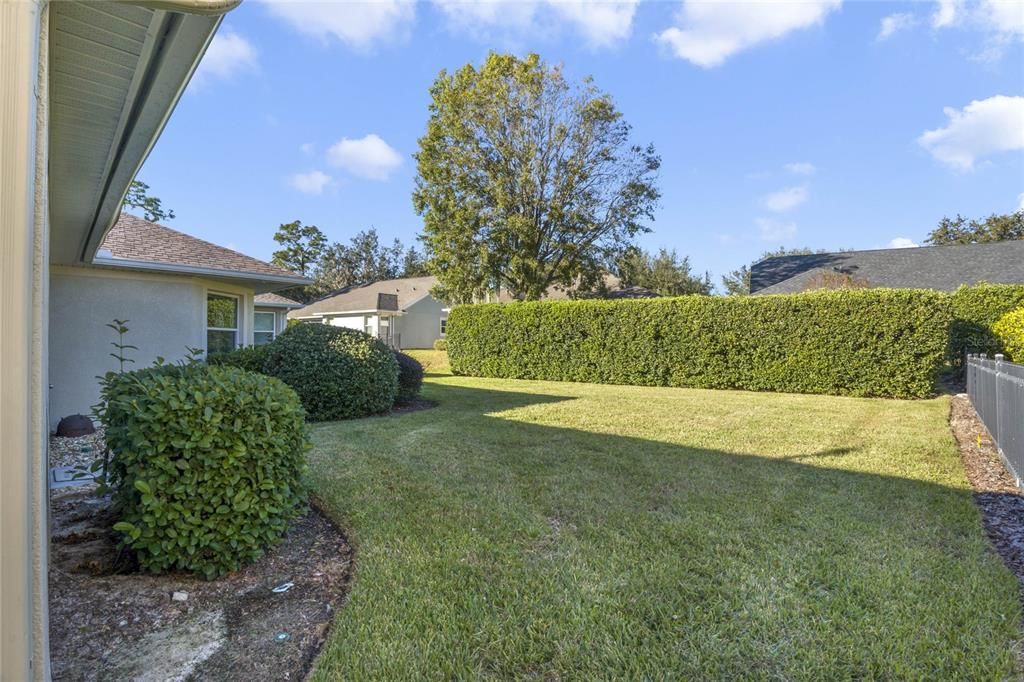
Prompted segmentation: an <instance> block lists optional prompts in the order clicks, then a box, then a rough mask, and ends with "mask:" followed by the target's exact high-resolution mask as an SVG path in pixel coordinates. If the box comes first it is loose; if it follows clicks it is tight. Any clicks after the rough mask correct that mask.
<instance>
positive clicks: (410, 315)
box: [398, 296, 448, 348]
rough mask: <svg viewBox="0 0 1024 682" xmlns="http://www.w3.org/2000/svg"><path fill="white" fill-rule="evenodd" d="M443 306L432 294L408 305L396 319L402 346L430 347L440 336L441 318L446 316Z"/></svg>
mask: <svg viewBox="0 0 1024 682" xmlns="http://www.w3.org/2000/svg"><path fill="white" fill-rule="evenodd" d="M443 309H444V306H443V305H441V303H440V302H438V301H437V299H435V298H434V297H433V296H427V297H425V298H422V299H420V300H419V301H417V302H416V303H414V304H412V305H411V306H409V308H408V309H407V310H406V311H405V315H403V316H402V317H401V318H399V320H398V333H399V334H401V335H402V348H431V347H432V346H433V345H434V341H435V340H437V339H439V338H441V319H442V318H445V317H448V313H446V312H444V311H443Z"/></svg>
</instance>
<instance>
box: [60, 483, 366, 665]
mask: <svg viewBox="0 0 1024 682" xmlns="http://www.w3.org/2000/svg"><path fill="white" fill-rule="evenodd" d="M51 506H52V510H53V527H54V537H53V542H52V544H51V553H52V560H51V570H50V640H51V656H52V665H53V678H54V679H55V680H100V679H133V680H185V679H191V680H265V679H266V680H269V679H274V680H288V679H291V680H295V679H303V678H304V677H305V676H306V674H307V673H308V671H309V670H310V668H311V666H312V663H313V659H314V658H315V656H316V654H317V653H318V652H319V650H320V647H321V645H322V644H323V641H324V638H325V636H326V634H327V630H328V628H329V627H330V624H331V621H332V620H333V618H334V614H335V612H336V611H337V609H338V608H340V607H341V606H342V604H343V602H344V599H345V596H346V594H347V591H348V586H349V581H350V579H351V575H352V558H353V557H352V549H351V548H350V546H349V544H348V542H347V541H346V539H345V537H344V535H343V534H342V533H341V532H340V531H339V530H338V529H337V528H336V527H335V526H334V525H333V524H332V523H330V521H328V520H327V519H326V518H324V516H323V515H322V514H321V513H320V512H319V511H317V510H316V508H315V507H314V508H313V509H311V510H310V511H309V512H308V513H307V514H305V515H304V516H303V517H301V518H300V519H297V520H296V521H295V522H294V524H293V525H292V528H291V529H290V530H289V532H288V534H287V535H286V536H285V538H284V540H283V541H282V543H281V544H280V545H278V546H277V547H275V548H273V549H271V550H270V551H269V552H268V553H267V554H266V555H264V556H263V557H262V558H261V559H260V560H258V561H256V562H255V563H253V564H250V565H248V566H246V567H244V568H243V569H242V570H240V571H237V572H235V573H233V574H231V575H228V576H224V577H223V578H219V579H217V580H211V581H205V580H202V579H200V578H196V577H194V576H192V575H189V574H184V573H175V574H166V575H150V574H145V573H137V572H127V573H125V572H118V571H126V570H131V568H132V566H131V561H130V558H129V557H126V556H123V555H120V554H119V553H118V551H117V547H116V538H115V537H114V534H113V533H112V531H111V530H110V526H111V524H112V522H113V520H112V518H111V517H110V512H109V509H108V507H107V503H106V502H105V501H102V500H99V499H97V498H96V497H95V495H94V494H93V493H92V491H91V490H83V489H81V488H78V489H74V490H69V491H66V492H65V491H60V492H59V493H54V495H53V500H52V503H51ZM288 583H292V585H291V586H288V587H287V589H284V590H283V591H282V590H279V591H277V592H275V591H274V588H275V587H277V588H281V587H283V586H287V584H288ZM175 592H177V593H179V595H178V598H179V599H181V598H182V596H183V595H181V594H180V593H187V599H184V600H182V601H177V600H175V599H174V598H173V596H172V595H173V594H174V593H175Z"/></svg>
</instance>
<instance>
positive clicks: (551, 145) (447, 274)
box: [413, 53, 661, 302]
mask: <svg viewBox="0 0 1024 682" xmlns="http://www.w3.org/2000/svg"><path fill="white" fill-rule="evenodd" d="M430 94H431V103H430V108H429V109H430V118H429V120H428V122H427V132H426V134H425V135H424V136H423V137H422V138H420V141H419V152H418V153H417V154H416V162H417V170H418V176H417V178H416V189H415V191H414V193H413V205H414V207H415V209H416V212H417V213H419V214H420V215H422V216H423V220H424V234H423V242H424V245H425V247H426V251H427V257H428V267H429V268H430V270H431V271H432V272H434V273H435V274H436V275H437V277H438V279H439V280H440V283H441V287H440V288H441V290H442V292H443V295H444V296H445V297H446V298H447V299H448V300H450V301H453V302H460V301H470V300H474V299H477V298H479V297H480V296H482V295H483V294H484V293H485V292H487V291H490V290H494V289H496V288H502V289H506V290H507V291H509V292H510V293H511V294H512V295H514V296H516V297H518V298H523V299H538V298H540V297H541V296H542V295H543V294H544V292H545V291H546V290H547V289H548V287H549V286H551V285H560V286H564V287H582V288H587V287H589V286H592V285H593V284H594V283H595V282H596V281H597V280H598V279H599V278H600V276H601V274H602V268H601V264H602V263H604V262H606V261H607V259H608V258H609V256H610V255H611V254H613V253H616V252H618V251H621V249H622V248H624V247H625V246H626V245H628V244H629V243H630V241H631V239H632V238H633V237H634V236H635V235H636V234H638V233H641V232H646V231H648V230H649V228H648V227H647V226H646V224H645V223H646V222H647V221H650V220H653V211H654V208H655V206H656V204H657V201H658V198H659V196H660V195H659V192H658V189H657V186H656V184H655V180H656V175H657V171H658V168H659V166H660V164H661V161H660V158H659V157H658V155H657V154H656V153H655V151H654V148H653V147H652V146H649V145H648V146H646V147H642V146H637V145H634V144H632V143H631V141H630V126H629V124H628V123H626V121H625V120H624V119H623V117H622V114H621V113H620V112H619V111H618V109H616V107H615V104H614V103H613V101H612V99H611V97H610V96H609V95H607V94H605V93H603V92H601V91H600V90H598V89H597V87H596V86H595V85H594V84H593V82H592V81H591V80H590V79H586V80H584V81H582V82H580V83H572V82H569V81H568V80H567V79H566V78H565V76H564V75H563V73H562V70H561V69H560V68H559V67H557V66H555V67H549V66H548V65H546V64H544V63H543V62H542V61H541V59H540V58H539V57H538V56H537V55H536V54H531V55H528V56H527V57H525V58H523V59H519V58H517V57H515V56H512V55H502V54H494V53H491V54H490V55H488V57H487V59H486V60H485V61H484V63H483V65H482V66H481V67H480V68H479V69H478V68H475V67H474V66H472V65H466V66H464V67H463V68H461V69H459V70H458V71H456V72H455V73H452V74H449V73H447V72H445V71H442V72H441V74H440V75H439V76H438V78H437V80H436V81H435V82H434V84H433V86H432V87H431V90H430Z"/></svg>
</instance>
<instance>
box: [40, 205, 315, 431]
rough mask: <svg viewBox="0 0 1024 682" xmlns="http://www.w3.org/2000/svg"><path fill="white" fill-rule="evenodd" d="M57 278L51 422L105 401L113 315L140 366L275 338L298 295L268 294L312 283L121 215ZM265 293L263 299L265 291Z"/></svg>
mask: <svg viewBox="0 0 1024 682" xmlns="http://www.w3.org/2000/svg"><path fill="white" fill-rule="evenodd" d="M50 272H51V275H50V368H49V374H50V386H51V388H50V421H49V424H50V428H51V429H53V428H55V427H56V425H57V422H58V421H59V420H60V419H61V418H62V417H66V416H67V415H69V414H76V413H81V414H88V413H89V409H90V407H91V406H92V405H94V404H96V403H97V402H98V398H99V385H98V383H97V381H96V377H97V376H101V375H103V374H104V373H105V372H107V371H109V370H113V369H117V367H118V363H117V360H115V359H114V358H112V357H111V356H110V352H111V351H112V350H114V349H113V348H112V347H111V345H110V344H111V342H113V341H114V340H116V335H115V334H114V332H113V331H112V330H111V329H110V328H109V327H107V326H106V325H107V323H109V322H111V321H112V320H114V319H115V318H116V319H119V320H127V324H126V326H127V327H128V328H129V330H130V331H129V332H128V334H127V336H126V339H125V343H129V344H131V345H133V346H136V347H137V350H131V351H129V352H128V353H127V355H128V357H131V358H132V359H133V360H134V362H133V363H132V364H131V365H130V366H131V367H133V368H138V367H146V366H148V365H150V364H152V363H153V361H154V360H156V358H158V357H162V358H164V360H166V361H167V362H176V361H179V360H182V359H184V358H185V357H186V356H187V355H188V354H189V351H190V349H201V350H202V351H204V352H215V351H229V350H232V349H234V348H237V347H239V346H250V345H253V344H256V343H268V342H270V341H272V340H273V339H274V336H276V335H277V334H278V333H279V332H281V331H282V330H283V329H284V325H285V314H286V313H287V310H288V308H290V307H297V305H298V304H296V303H295V302H294V301H289V300H288V299H284V298H281V297H279V296H278V297H275V298H273V299H270V298H268V297H267V296H266V295H267V293H268V292H272V291H273V290H275V289H284V288H287V287H294V286H301V285H304V284H308V283H309V282H310V280H308V279H305V278H303V277H298V276H297V275H295V273H292V272H289V271H287V270H283V269H281V268H279V267H277V266H275V265H271V264H270V263H265V262H263V261H261V260H257V259H255V258H251V257H249V256H246V255H244V254H241V253H238V252H237V251H232V250H231V249H226V248H224V247H223V246H217V245H216V244H211V243H210V242H207V241H204V240H202V239H197V238H196V237H192V236H190V235H187V234H185V233H183V232H178V231H177V230H172V229H170V228H168V227H164V226H163V225H157V224H156V223H152V222H149V221H147V220H143V219H142V218H137V217H135V216H133V215H128V214H127V213H123V214H121V217H120V218H119V219H118V221H117V223H116V224H115V225H114V227H113V228H112V229H111V230H110V232H108V233H107V235H106V238H105V239H104V240H103V243H102V244H101V245H100V249H99V251H98V252H97V254H96V256H95V257H94V258H93V259H92V262H91V263H90V264H88V265H85V264H79V265H54V266H53V267H52V268H51V271H50ZM260 295H262V296H263V298H262V300H260V301H259V305H258V307H257V305H256V297H257V296H260Z"/></svg>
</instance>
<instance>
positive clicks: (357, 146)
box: [327, 133, 402, 180]
mask: <svg viewBox="0 0 1024 682" xmlns="http://www.w3.org/2000/svg"><path fill="white" fill-rule="evenodd" d="M327 160H328V161H329V162H330V164H331V165H333V166H337V167H339V168H343V169H345V170H347V171H348V172H349V173H351V174H352V175H356V176H358V177H361V178H368V179H370V180H387V179H388V176H389V175H391V172H392V171H393V170H395V169H396V168H398V167H399V166H401V165H402V155H401V154H399V153H398V152H397V151H396V150H395V149H394V148H393V147H392V146H391V145H389V144H388V143H387V142H385V141H384V140H382V139H381V138H380V137H378V136H377V135H375V134H373V133H370V134H369V135H367V136H366V137H362V138H359V139H357V140H353V139H349V138H347V137H343V138H342V139H340V140H339V141H338V142H337V144H335V145H334V146H332V147H331V148H330V149H328V150H327Z"/></svg>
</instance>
